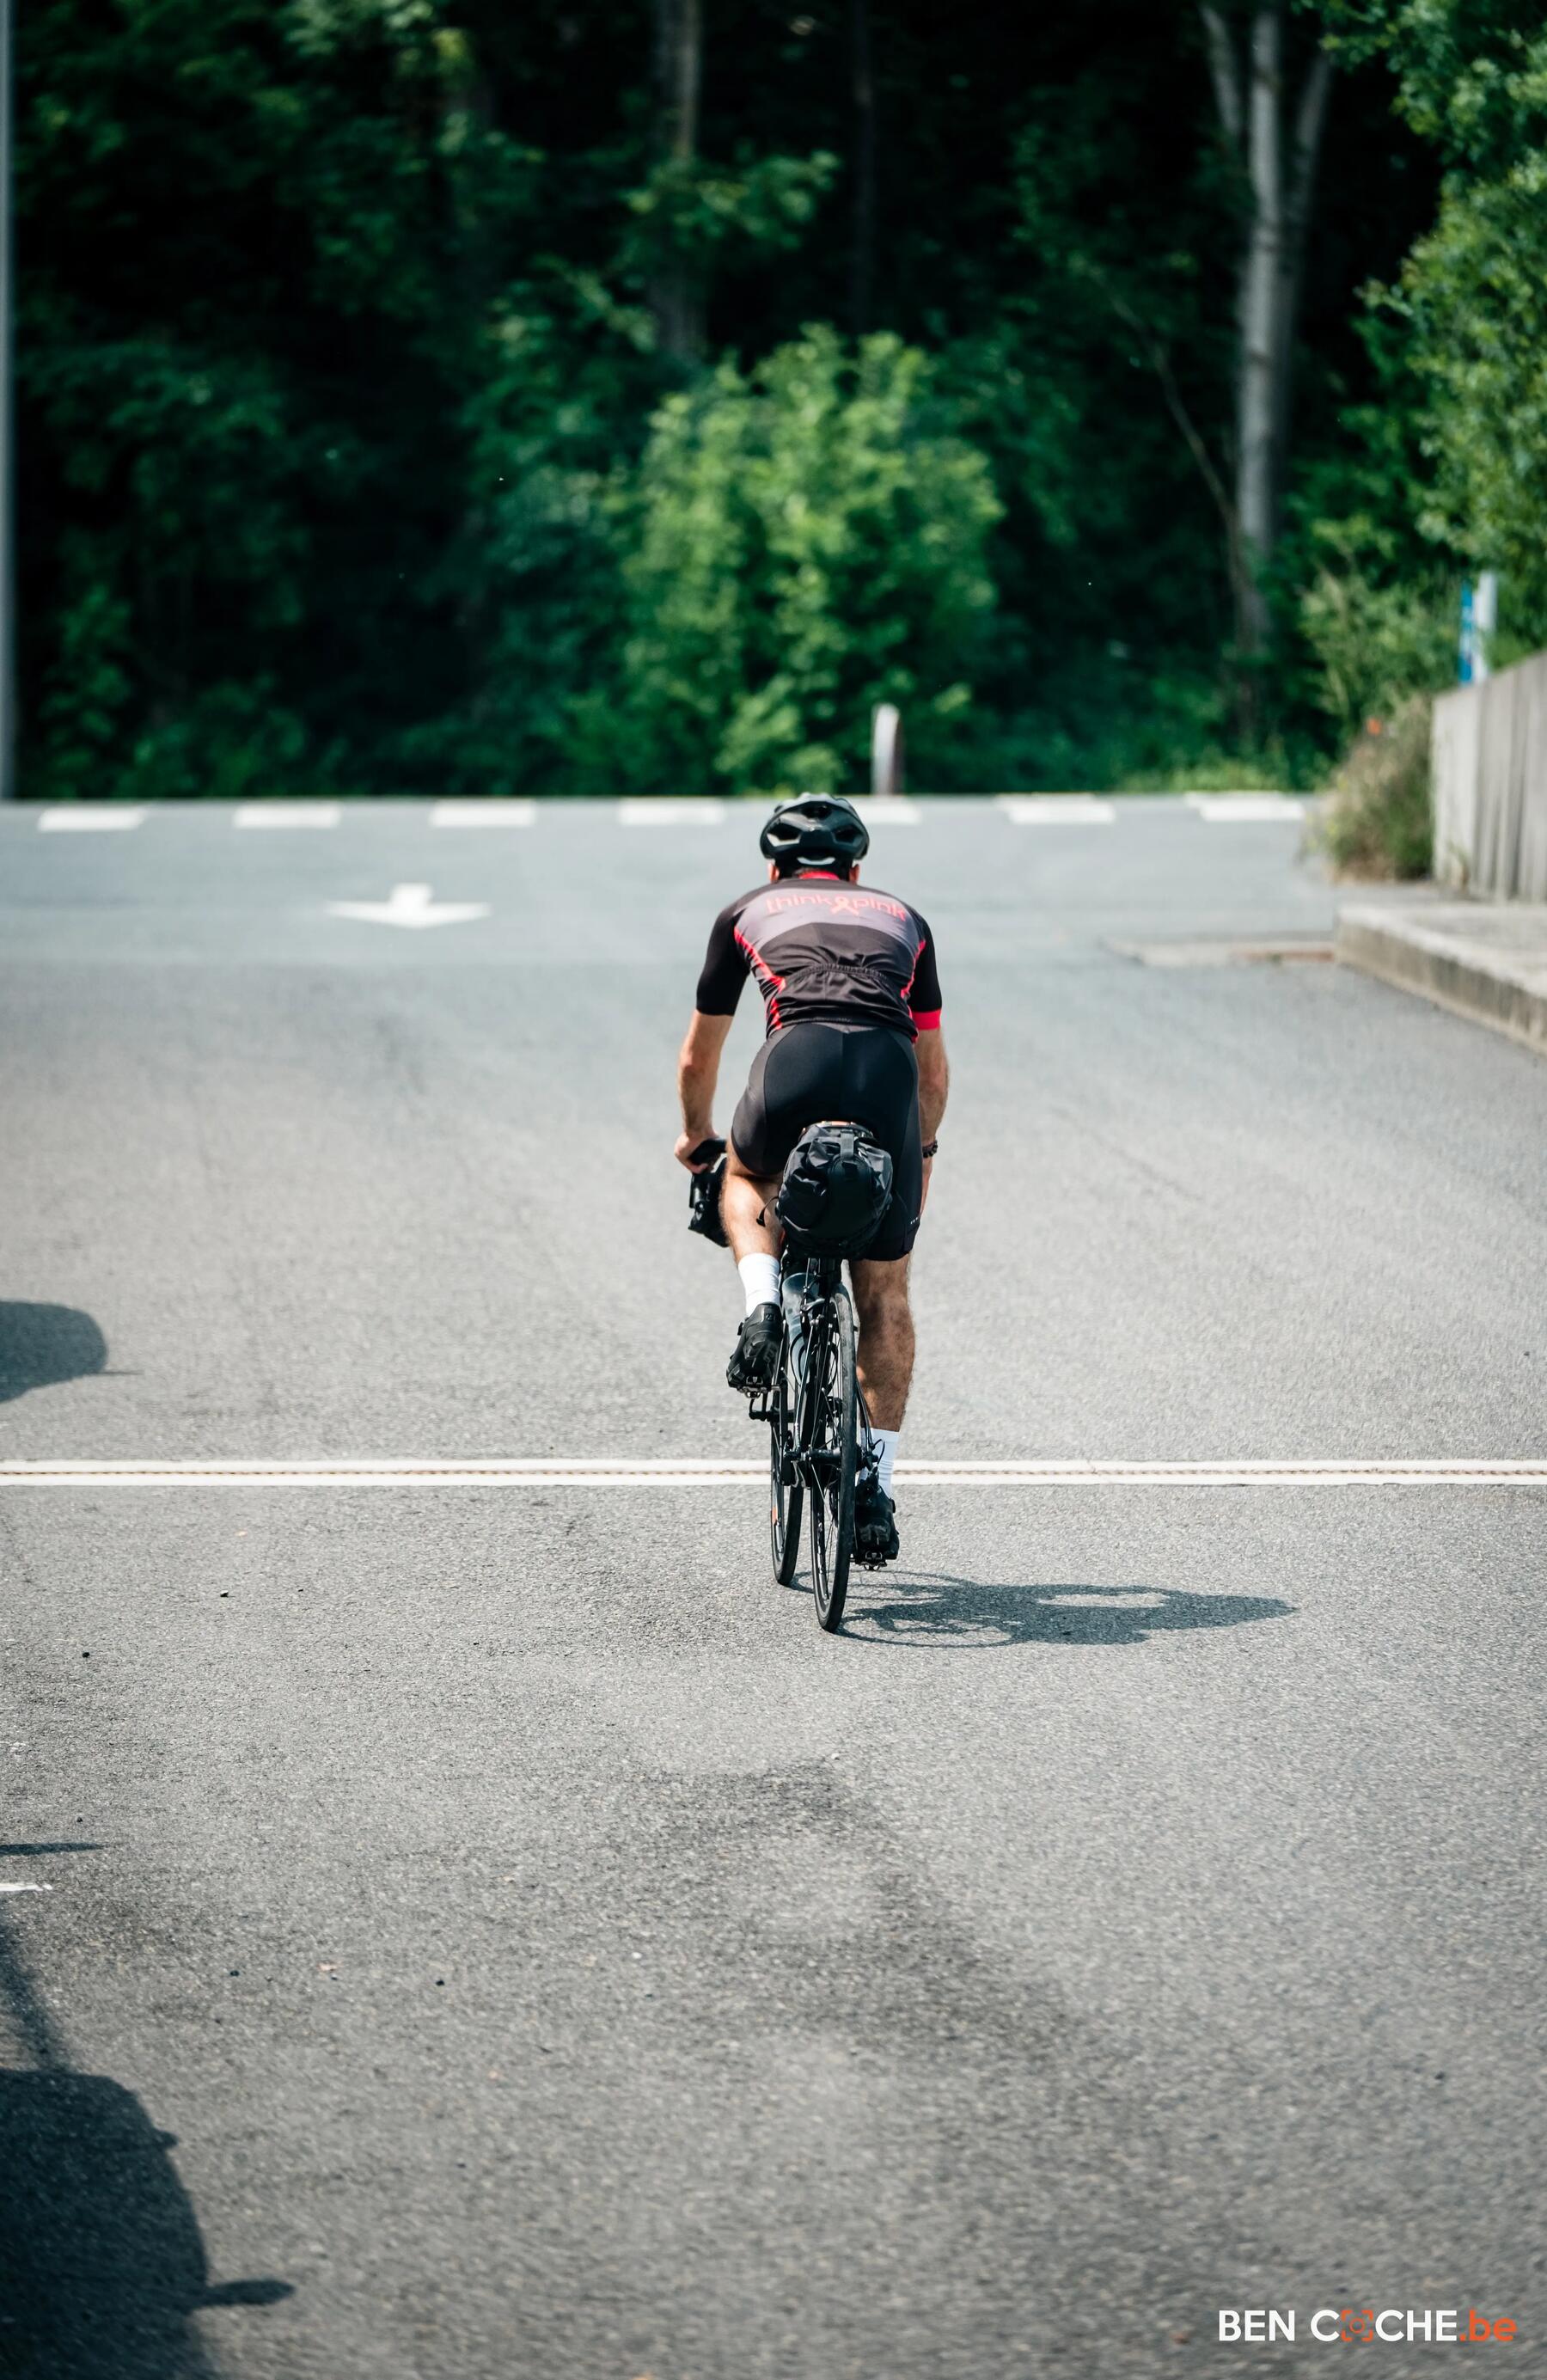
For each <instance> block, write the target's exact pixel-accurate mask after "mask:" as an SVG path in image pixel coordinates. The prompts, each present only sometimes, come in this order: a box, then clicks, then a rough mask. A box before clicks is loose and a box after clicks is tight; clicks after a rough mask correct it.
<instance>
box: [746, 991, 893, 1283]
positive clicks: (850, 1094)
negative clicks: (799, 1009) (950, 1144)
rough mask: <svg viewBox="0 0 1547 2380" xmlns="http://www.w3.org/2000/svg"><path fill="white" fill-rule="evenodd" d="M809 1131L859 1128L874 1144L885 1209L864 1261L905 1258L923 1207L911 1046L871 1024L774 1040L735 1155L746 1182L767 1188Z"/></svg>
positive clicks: (749, 1092)
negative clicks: (887, 1186) (886, 1162)
mask: <svg viewBox="0 0 1547 2380" xmlns="http://www.w3.org/2000/svg"><path fill="white" fill-rule="evenodd" d="M812 1123H862V1124H864V1126H865V1128H866V1130H867V1131H869V1132H872V1133H874V1134H875V1135H876V1139H877V1140H878V1141H879V1142H880V1144H881V1147H883V1148H884V1149H885V1150H886V1151H887V1152H888V1155H889V1157H890V1159H891V1163H892V1187H891V1205H890V1206H889V1207H888V1209H887V1212H886V1216H885V1218H884V1220H883V1221H882V1224H881V1228H880V1230H879V1231H878V1232H877V1233H876V1237H875V1239H874V1240H873V1241H872V1242H871V1244H870V1245H869V1247H868V1248H867V1249H866V1250H865V1252H864V1261H865V1262H866V1263H867V1264H888V1263H893V1262H895V1261H896V1259H897V1258H898V1257H905V1256H907V1255H908V1254H909V1253H910V1251H911V1250H912V1245H913V1242H914V1240H915V1238H916V1237H917V1235H918V1228H919V1207H920V1204H921V1202H922V1200H923V1197H924V1148H923V1138H922V1135H921V1134H920V1131H919V1069H918V1060H917V1058H916V1057H915V1056H914V1054H913V1044H912V1040H911V1038H909V1036H908V1035H907V1034H906V1033H902V1032H894V1031H893V1030H892V1028H891V1027H890V1026H887V1025H867V1024H856V1025H826V1024H816V1023H806V1024H797V1025H785V1026H780V1029H779V1030H778V1031H777V1032H775V1033H771V1034H770V1035H769V1036H768V1038H767V1040H766V1041H765V1042H764V1044H763V1046H762V1048H761V1049H760V1050H758V1052H757V1055H756V1056H755V1058H754V1060H753V1062H752V1072H751V1075H749V1076H748V1078H747V1086H746V1089H745V1090H744V1091H743V1094H742V1098H741V1101H740V1104H739V1105H738V1107H737V1109H736V1112H735V1115H734V1117H733V1118H732V1120H731V1145H732V1147H734V1149H735V1152H736V1155H737V1156H738V1157H739V1158H740V1159H741V1161H742V1163H743V1165H744V1166H745V1167H746V1169H747V1171H748V1172H749V1173H755V1174H757V1175H759V1176H760V1177H761V1178H762V1179H763V1180H765V1181H770V1180H772V1179H773V1177H774V1176H775V1175H776V1174H780V1173H782V1172H783V1171H784V1167H785V1162H786V1160H787V1159H788V1158H789V1155H790V1151H791V1150H792V1148H793V1147H794V1146H795V1143H796V1141H797V1140H799V1138H800V1136H801V1135H802V1133H803V1132H804V1130H805V1128H806V1126H807V1124H812Z"/></svg>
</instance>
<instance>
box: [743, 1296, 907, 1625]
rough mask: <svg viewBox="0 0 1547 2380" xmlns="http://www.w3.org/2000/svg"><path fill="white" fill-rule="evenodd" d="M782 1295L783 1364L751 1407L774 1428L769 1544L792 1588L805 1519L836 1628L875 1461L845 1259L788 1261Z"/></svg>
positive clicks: (823, 1607) (824, 1609) (816, 1582)
mask: <svg viewBox="0 0 1547 2380" xmlns="http://www.w3.org/2000/svg"><path fill="white" fill-rule="evenodd" d="M780 1306H781V1309H782V1312H783V1316H784V1336H783V1341H782V1343H781V1345H780V1357H779V1369H778V1371H777V1373H776V1374H775V1376H774V1379H773V1383H772V1386H771V1387H770V1388H769V1389H768V1390H767V1391H766V1392H765V1394H764V1395H763V1396H762V1398H761V1399H755V1400H754V1402H753V1406H752V1418H753V1419H754V1420H755V1421H764V1422H767V1426H768V1540H769V1550H770V1552H771V1554H772V1556H773V1569H774V1576H775V1577H776V1578H777V1579H778V1580H779V1582H780V1585H781V1586H788V1585H790V1584H791V1583H792V1580H793V1578H794V1576H795V1572H796V1569H797V1566H798V1563H799V1560H800V1545H801V1526H802V1523H803V1520H804V1523H805V1527H806V1536H807V1544H808V1547H809V1554H810V1565H811V1594H812V1600H813V1602H814V1603H815V1605H816V1619H817V1622H818V1625H819V1626H821V1627H823V1628H825V1629H827V1630H828V1633H836V1632H837V1631H838V1629H839V1628H840V1626H841V1625H842V1621H843V1606H844V1603H845V1601H846V1599H847V1597H848V1593H849V1569H850V1565H851V1563H852V1560H853V1558H854V1480H855V1476H856V1474H857V1473H858V1471H859V1469H860V1466H861V1464H862V1463H872V1462H874V1461H875V1459H876V1450H875V1444H874V1441H873V1439H872V1437H871V1431H870V1417H869V1415H868V1414H867V1413H866V1411H865V1404H864V1395H863V1393H862V1391H861V1389H860V1385H859V1377H858V1372H857V1369H856V1363H855V1356H856V1334H855V1330H854V1309H853V1306H852V1304H851V1303H850V1298H849V1292H848V1290H847V1288H846V1287H845V1285H844V1281H843V1265H842V1260H841V1258H840V1257H817V1256H807V1257H793V1258H792V1259H791V1260H790V1261H789V1262H788V1263H787V1264H786V1266H785V1268H784V1269H783V1271H782V1273H781V1276H780Z"/></svg>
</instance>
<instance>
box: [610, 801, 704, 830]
mask: <svg viewBox="0 0 1547 2380" xmlns="http://www.w3.org/2000/svg"><path fill="white" fill-rule="evenodd" d="M724 817H725V804H724V803H723V802H717V801H714V800H712V799H701V798H700V797H699V796H698V795H686V796H685V797H684V798H683V799H682V800H679V799H678V798H677V797H676V795H671V794H661V795H645V796H642V797H640V798H638V799H635V798H632V797H631V798H630V799H629V800H627V801H622V802H620V803H619V804H618V820H619V823H620V824H621V825H622V826H719V825H720V823H721V822H722V821H723V820H724Z"/></svg>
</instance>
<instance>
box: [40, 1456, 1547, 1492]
mask: <svg viewBox="0 0 1547 2380" xmlns="http://www.w3.org/2000/svg"><path fill="white" fill-rule="evenodd" d="M759 1478H767V1463H764V1462H747V1459H726V1462H717V1459H702V1457H683V1454H659V1457H657V1454H649V1457H640V1459H626V1457H616V1454H614V1457H599V1454H583V1457H562V1454H526V1457H471V1459H466V1457H464V1459H457V1457H447V1459H441V1462H438V1459H436V1457H414V1454H393V1457H347V1459H338V1462H314V1459H307V1462H245V1459H234V1462H219V1459H205V1457H199V1459H190V1462H91V1459H69V1462H0V1485H12V1488H414V1485H424V1488H717V1485H745V1483H747V1480H759ZM897 1478H900V1480H904V1483H907V1485H912V1488H1533V1485H1535V1488H1547V1459H1535V1457H1478V1459H1476V1462H1456V1459H1426V1462H1404V1459H1399V1457H1397V1459H1385V1462H1342V1459H1313V1462H1254V1459H1247V1462H1228V1459H1221V1462H1180V1463H1133V1462H1047V1459H1038V1462H924V1459H914V1462H900V1463H897Z"/></svg>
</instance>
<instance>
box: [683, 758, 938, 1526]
mask: <svg viewBox="0 0 1547 2380" xmlns="http://www.w3.org/2000/svg"><path fill="white" fill-rule="evenodd" d="M869 847H870V837H869V834H868V833H867V832H866V830H865V825H864V820H863V819H862V818H861V817H860V815H859V813H858V811H857V810H856V809H854V808H853V807H852V804H850V803H848V802H846V801H843V800H841V799H840V798H838V797H837V796H835V795H818V794H803V795H801V797H800V799H799V800H798V801H792V802H781V803H780V806H779V807H778V808H777V809H776V810H775V811H774V814H773V816H772V817H771V818H770V819H769V820H768V822H767V825H766V826H765V828H764V829H763V833H762V837H761V849H762V853H763V856H764V857H765V858H766V859H767V862H768V876H767V883H765V884H760V885H758V886H756V887H755V889H754V891H752V892H743V894H742V895H741V896H740V898H739V899H738V900H735V901H732V902H731V904H730V905H729V906H728V907H727V908H724V909H722V910H721V911H720V913H719V917H717V918H716V919H715V922H714V926H713V929H712V930H711V932H710V935H709V947H708V953H707V957H706V959H705V961H704V969H703V973H702V974H701V975H700V977H699V978H698V995H697V1000H696V1003H695V1011H694V1016H693V1022H692V1023H691V1025H690V1026H688V1031H687V1038H686V1040H685V1041H684V1042H683V1048H682V1054H681V1057H680V1058H679V1060H678V1065H677V1088H678V1095H679V1097H680V1099H681V1101H682V1111H683V1129H682V1132H681V1134H680V1135H679V1136H678V1140H677V1157H678V1160H679V1162H680V1163H682V1164H683V1165H685V1166H686V1167H687V1168H688V1169H689V1171H690V1172H691V1171H693V1170H694V1158H695V1152H696V1151H697V1149H698V1148H699V1147H701V1146H702V1144H703V1143H704V1142H705V1141H706V1140H707V1139H710V1138H711V1137H713V1135H714V1126H713V1123H711V1121H710V1118H711V1115H712V1111H713V1107H714V1095H715V1085H716V1083H717V1081H718V1079H719V1060H720V1052H721V1051H722V1050H723V1049H724V1046H725V1037H726V1035H727V1034H728V1033H729V1032H730V1029H731V1016H732V1014H734V1011H735V1007H736V1003H737V1001H738V1000H739V999H740V997H741V991H742V986H743V984H744V983H745V981H746V979H747V977H748V976H749V975H751V976H754V977H755V978H756V981H757V985H758V989H759V990H761V992H762V994H763V999H764V1002H765V1003H766V1009H767V1038H766V1039H765V1041H764V1043H763V1046H762V1048H761V1049H760V1050H759V1051H758V1052H757V1055H756V1057H755V1059H754V1060H753V1062H752V1073H751V1076H750V1078H749V1080H748V1083H747V1087H746V1089H745V1092H744V1093H743V1097H742V1099H741V1103H740V1105H739V1106H738V1107H737V1110H736V1112H735V1116H734V1118H733V1120H732V1122H731V1136H730V1144H729V1147H728V1149H727V1152H726V1166H725V1184H724V1193H723V1196H722V1200H721V1217H722V1220H723V1222H724V1225H725V1233H726V1236H727V1238H728V1239H729V1241H730V1243H731V1255H732V1256H733V1257H735V1259H736V1269H737V1270H738V1272H739V1273H740V1274H741V1278H742V1286H743V1291H744V1292H745V1296H746V1315H745V1318H744V1319H743V1323H742V1327H741V1335H740V1337H739V1338H738V1340H737V1342H736V1346H735V1350H734V1353H733V1354H732V1355H731V1362H730V1365H729V1366H728V1368H727V1371H726V1378H727V1379H728V1380H729V1382H730V1384H731V1387H732V1388H733V1389H740V1390H746V1391H747V1392H749V1393H755V1392H756V1391H757V1390H759V1389H764V1388H767V1386H768V1384H769V1382H770V1381H771V1380H772V1378H773V1376H774V1370H775V1366H776V1365H777V1363H778V1360H779V1350H780V1330H781V1318H780V1305H779V1257H778V1253H777V1250H778V1236H777V1230H776V1228H775V1227H773V1226H772V1224H771V1221H770V1218H771V1215H772V1209H773V1202H774V1200H775V1198H776V1196H778V1193H779V1184H780V1175H781V1173H782V1172H783V1168H784V1164H785V1160H786V1159H787V1158H788V1157H789V1155H790V1152H791V1150H792V1148H793V1147H794V1145H795V1143H796V1141H797V1140H798V1139H799V1137H800V1135H801V1134H802V1133H803V1132H804V1130H805V1128H806V1126H807V1125H808V1124H811V1123H827V1122H833V1123H862V1124H864V1126H865V1127H866V1128H867V1129H868V1130H869V1131H870V1132H872V1133H873V1134H874V1135H875V1136H876V1139H877V1140H878V1141H879V1142H880V1144H881V1146H882V1147H883V1148H885V1149H887V1150H888V1151H889V1153H890V1156H891V1160H892V1184H893V1186H892V1200H891V1205H890V1207H889V1208H888V1211H887V1214H886V1217H885V1219H884V1220H883V1221H882V1224H881V1228H880V1231H879V1233H877V1235H876V1239H875V1240H874V1241H873V1242H872V1243H871V1245H870V1248H869V1251H868V1253H867V1254H866V1255H865V1256H864V1258H863V1259H861V1260H860V1261H859V1262H857V1263H855V1264H854V1265H852V1267H851V1268H850V1270H851V1275H852V1281H853V1285H854V1305H855V1308H856V1310H857V1313H858V1317H859V1327H860V1337H859V1375H860V1384H861V1386H862V1388H863V1389H864V1395H865V1403H866V1405H867V1406H868V1409H869V1413H870V1419H871V1425H872V1428H873V1430H874V1433H875V1437H876V1441H877V1450H878V1456H879V1460H878V1463H877V1464H876V1465H875V1466H873V1467H868V1468H867V1469H866V1470H864V1472H862V1474H861V1475H860V1477H859V1479H858V1481H857V1482H856V1484H855V1491H854V1536H855V1550H856V1551H857V1552H858V1553H859V1554H860V1555H861V1556H862V1557H863V1558H867V1559H869V1560H873V1561H874V1560H888V1561H890V1560H896V1558H897V1552H898V1542H897V1526H896V1520H895V1514H894V1508H893V1504H892V1499H891V1482H892V1465H893V1463H894V1462H895V1460H896V1455H897V1439H898V1432H899V1430H900V1427H901V1425H902V1415H903V1409H904V1407H905V1406H906V1404H907V1402H908V1390H909V1385H910V1383H911V1381H912V1372H913V1319H912V1311H911V1309H910V1306H909V1303H908V1261H909V1257H910V1255H911V1252H912V1245H913V1239H914V1235H915V1233H917V1231H918V1226H919V1217H920V1215H921V1214H922V1212H923V1209H924V1203H925V1195H926V1193H927V1190H928V1184H929V1173H930V1167H931V1164H932V1162H933V1160H934V1156H935V1147H936V1134H937V1131H938V1130H939V1125H940V1119H941V1117H942V1115H943V1114H944V1112H945V1105H946V1092H947V1087H948V1073H947V1066H946V1053H945V1043H944V1039H943V1038H942V1036H941V1032H940V984H939V977H938V974H937V968H936V962H935V942H934V937H933V936H932V934H931V933H930V931H929V929H928V927H927V926H926V925H925V921H924V919H923V918H922V917H920V916H919V914H918V911H917V910H916V909H913V908H912V907H910V906H909V905H908V903H907V902H905V901H899V900H895V899H894V898H893V897H892V895H891V894H890V893H888V892H875V891H872V890H870V889H869V888H868V887H867V888H866V889H865V890H864V891H863V892H862V891H859V890H858V889H856V888H857V887H858V885H859V875H860V861H861V860H862V859H863V858H864V855H865V853H866V851H867V850H868V849H869Z"/></svg>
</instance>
